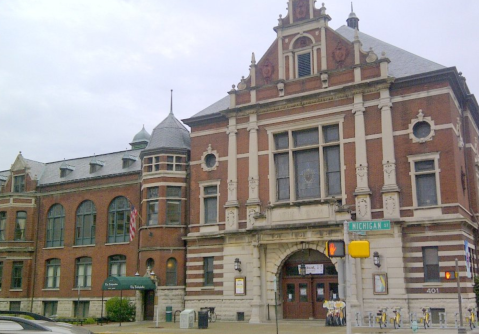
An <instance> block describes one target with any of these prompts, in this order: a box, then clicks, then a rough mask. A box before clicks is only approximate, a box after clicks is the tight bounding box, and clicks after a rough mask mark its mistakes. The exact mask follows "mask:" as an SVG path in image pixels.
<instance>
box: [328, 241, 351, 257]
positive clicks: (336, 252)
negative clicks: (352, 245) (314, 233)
mask: <svg viewBox="0 0 479 334" xmlns="http://www.w3.org/2000/svg"><path fill="white" fill-rule="evenodd" d="M344 248H345V247H344V240H329V241H328V242H326V254H327V255H328V256H329V257H344V256H345V255H346V252H345V249H344Z"/></svg>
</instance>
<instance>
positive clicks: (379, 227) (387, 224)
mask: <svg viewBox="0 0 479 334" xmlns="http://www.w3.org/2000/svg"><path fill="white" fill-rule="evenodd" d="M390 229H391V221H389V220H381V221H364V222H349V232H361V231H384V230H390Z"/></svg>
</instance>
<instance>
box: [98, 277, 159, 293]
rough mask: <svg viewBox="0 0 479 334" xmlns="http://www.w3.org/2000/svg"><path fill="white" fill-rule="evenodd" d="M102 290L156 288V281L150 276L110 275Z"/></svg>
mask: <svg viewBox="0 0 479 334" xmlns="http://www.w3.org/2000/svg"><path fill="white" fill-rule="evenodd" d="M101 289H102V290H155V283H153V281H152V280H151V279H150V278H149V277H137V276H134V277H108V278H107V279H106V280H105V281H104V282H103V285H102V288H101Z"/></svg>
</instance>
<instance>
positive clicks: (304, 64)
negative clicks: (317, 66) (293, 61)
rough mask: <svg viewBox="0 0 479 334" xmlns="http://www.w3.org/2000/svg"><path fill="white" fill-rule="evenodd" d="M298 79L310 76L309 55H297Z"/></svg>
mask: <svg viewBox="0 0 479 334" xmlns="http://www.w3.org/2000/svg"><path fill="white" fill-rule="evenodd" d="M297 59H298V78H301V77H307V76H310V75H311V53H310V52H308V53H303V54H300V55H298V58H297Z"/></svg>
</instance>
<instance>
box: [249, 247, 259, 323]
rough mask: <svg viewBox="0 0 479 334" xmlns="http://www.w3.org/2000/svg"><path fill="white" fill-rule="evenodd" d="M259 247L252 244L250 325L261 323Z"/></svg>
mask: <svg viewBox="0 0 479 334" xmlns="http://www.w3.org/2000/svg"><path fill="white" fill-rule="evenodd" d="M259 247H260V245H259V244H258V243H257V242H254V243H253V301H252V302H251V318H250V320H249V322H250V323H260V322H261V314H260V309H261V270H260V264H261V262H260V253H259Z"/></svg>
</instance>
